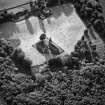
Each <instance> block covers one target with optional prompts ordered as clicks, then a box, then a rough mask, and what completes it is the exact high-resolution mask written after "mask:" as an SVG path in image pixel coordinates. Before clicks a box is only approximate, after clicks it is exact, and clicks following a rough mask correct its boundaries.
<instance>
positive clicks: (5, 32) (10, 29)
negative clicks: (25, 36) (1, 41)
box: [0, 22, 19, 38]
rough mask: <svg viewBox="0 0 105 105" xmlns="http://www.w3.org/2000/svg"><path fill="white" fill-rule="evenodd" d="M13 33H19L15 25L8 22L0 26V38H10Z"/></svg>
mask: <svg viewBox="0 0 105 105" xmlns="http://www.w3.org/2000/svg"><path fill="white" fill-rule="evenodd" d="M15 33H19V28H18V27H17V25H16V24H15V23H12V22H8V23H4V24H1V25H0V38H10V37H12V36H13V34H15Z"/></svg>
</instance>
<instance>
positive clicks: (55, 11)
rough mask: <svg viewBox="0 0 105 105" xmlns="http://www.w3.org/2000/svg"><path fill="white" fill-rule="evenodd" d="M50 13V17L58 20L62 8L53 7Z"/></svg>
mask: <svg viewBox="0 0 105 105" xmlns="http://www.w3.org/2000/svg"><path fill="white" fill-rule="evenodd" d="M51 11H52V13H53V14H52V17H54V18H56V19H58V18H59V17H60V16H61V14H62V13H63V12H62V8H61V7H60V6H56V7H53V8H52V9H51Z"/></svg>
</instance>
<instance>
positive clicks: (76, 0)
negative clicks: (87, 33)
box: [73, 0, 105, 41]
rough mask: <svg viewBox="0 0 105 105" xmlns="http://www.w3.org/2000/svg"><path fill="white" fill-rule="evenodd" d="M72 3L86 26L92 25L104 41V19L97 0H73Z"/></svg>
mask: <svg viewBox="0 0 105 105" xmlns="http://www.w3.org/2000/svg"><path fill="white" fill-rule="evenodd" d="M73 4H74V7H75V8H76V10H77V13H78V14H79V16H80V17H81V19H82V20H83V21H84V22H85V24H86V25H87V27H88V28H89V27H91V26H92V27H94V29H95V31H96V32H97V33H98V34H99V35H100V37H101V38H102V40H103V41H105V39H104V35H105V20H104V16H103V9H102V6H101V4H100V2H99V0H89V1H88V0H73Z"/></svg>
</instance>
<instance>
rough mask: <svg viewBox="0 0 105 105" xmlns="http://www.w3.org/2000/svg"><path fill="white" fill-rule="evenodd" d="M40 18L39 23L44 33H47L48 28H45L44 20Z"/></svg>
mask: <svg viewBox="0 0 105 105" xmlns="http://www.w3.org/2000/svg"><path fill="white" fill-rule="evenodd" d="M38 20H39V25H40V28H41V30H42V31H43V32H44V33H46V29H45V26H44V23H43V20H41V19H38Z"/></svg>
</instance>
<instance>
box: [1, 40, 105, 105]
mask: <svg viewBox="0 0 105 105" xmlns="http://www.w3.org/2000/svg"><path fill="white" fill-rule="evenodd" d="M0 43H1V44H0V49H2V50H0V104H1V105H104V103H105V91H104V90H105V84H104V83H105V65H104V63H101V62H98V63H97V64H94V63H86V65H85V66H81V68H80V69H78V70H76V68H74V67H73V68H70V65H69V67H67V65H66V64H67V62H68V64H72V63H74V62H72V63H71V61H70V62H69V60H70V55H66V56H65V57H63V58H62V59H61V58H58V59H57V58H56V59H54V61H53V60H52V61H49V63H48V65H47V66H45V68H43V69H46V70H45V71H43V70H42V71H43V72H37V73H36V74H35V75H34V78H33V75H32V74H31V73H29V72H27V71H26V73H23V72H21V71H20V70H19V69H20V68H19V66H22V65H24V63H22V65H21V64H18V63H19V61H20V62H22V61H24V60H25V55H24V54H23V52H22V51H21V50H20V49H17V50H16V51H14V49H13V48H12V47H11V46H10V45H9V43H8V41H6V40H4V39H1V40H0ZM2 52H4V53H6V54H5V56H4V55H2ZM22 59H23V60H22ZM26 61H27V60H26ZM28 62H29V61H28ZM54 62H55V63H56V64H55V63H54ZM26 64H27V65H28V64H29V66H30V65H31V63H26ZM65 67H67V68H65ZM30 68H31V67H30ZM30 68H29V69H28V70H29V71H30V72H31V69H30ZM23 69H24V71H25V70H26V69H25V68H24V67H23Z"/></svg>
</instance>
